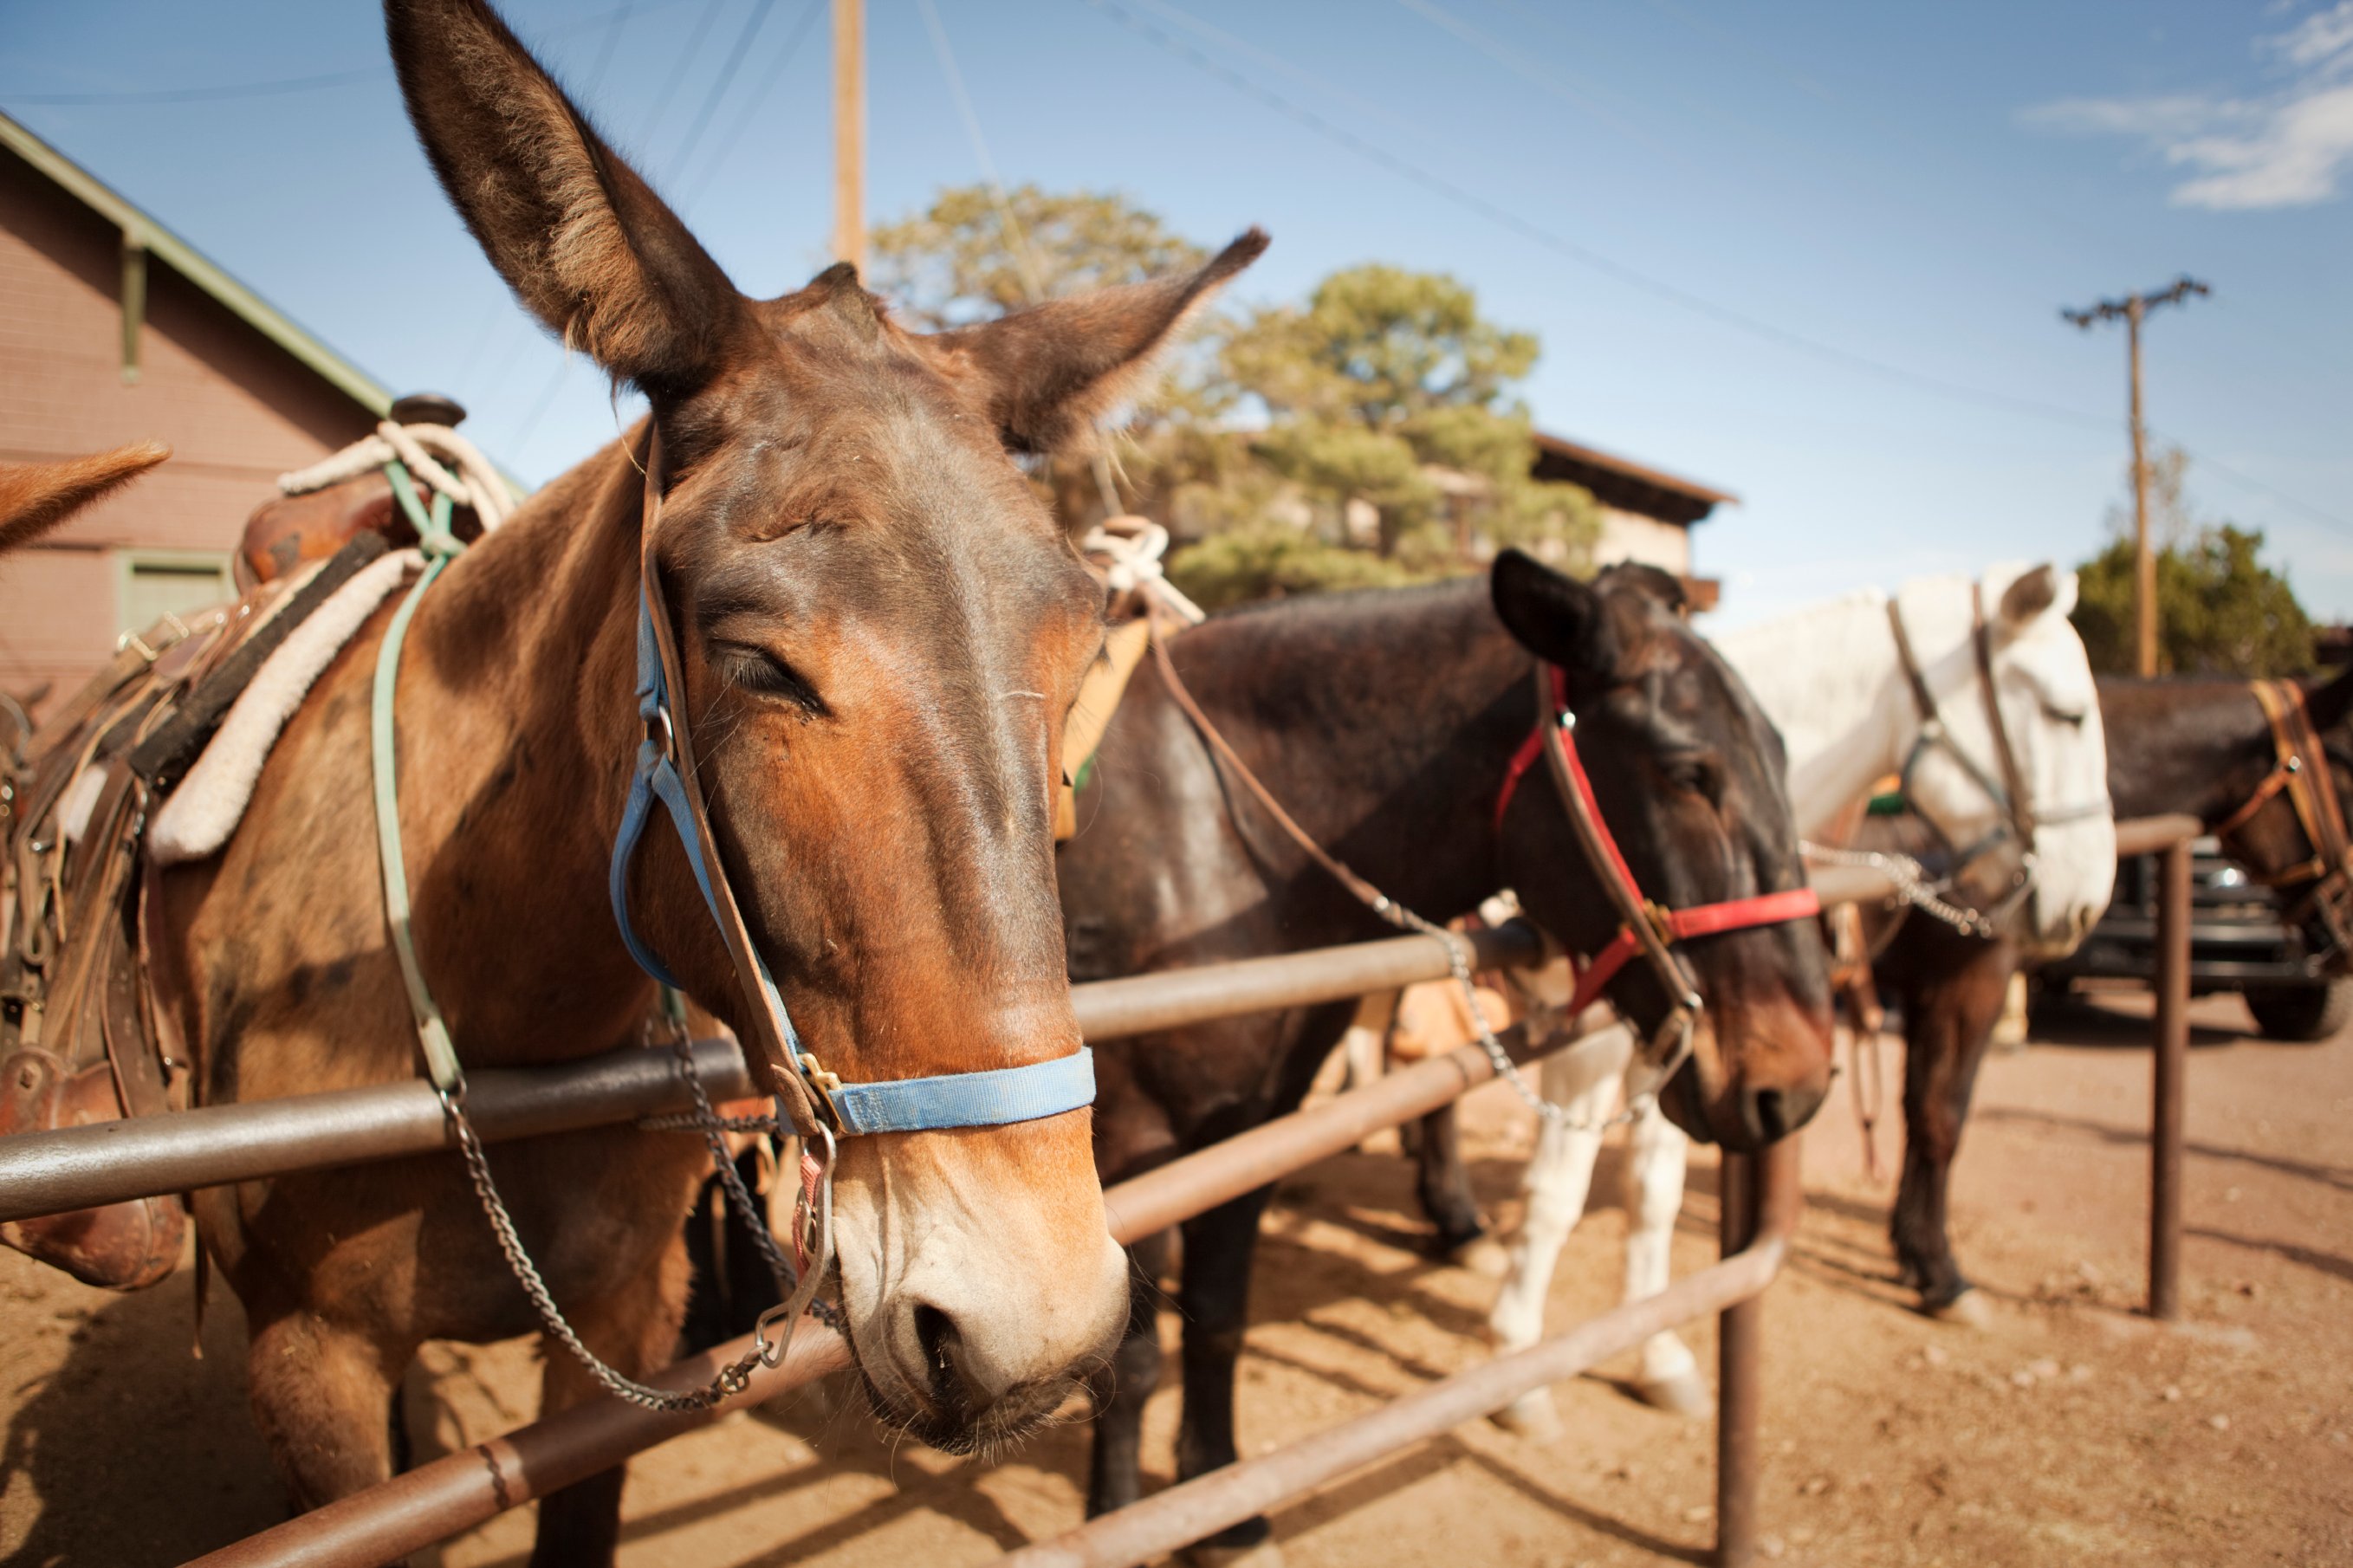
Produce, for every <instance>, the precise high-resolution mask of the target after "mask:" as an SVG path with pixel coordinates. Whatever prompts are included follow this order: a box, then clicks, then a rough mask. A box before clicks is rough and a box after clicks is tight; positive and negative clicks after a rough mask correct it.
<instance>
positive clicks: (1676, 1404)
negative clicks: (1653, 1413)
mask: <svg viewBox="0 0 2353 1568" xmlns="http://www.w3.org/2000/svg"><path fill="white" fill-rule="evenodd" d="M1634 1394H1635V1396H1636V1397H1637V1398H1639V1399H1641V1402H1642V1403H1643V1404H1645V1405H1649V1406H1651V1408H1652V1409H1653V1410H1663V1411H1665V1412H1667V1413H1668V1414H1669V1415H1680V1416H1682V1417H1683V1418H1684V1419H1685V1420H1687V1421H1696V1420H1697V1419H1699V1418H1700V1417H1701V1416H1703V1415H1708V1414H1709V1413H1710V1412H1712V1411H1713V1410H1715V1401H1714V1400H1712V1399H1710V1398H1709V1397H1708V1396H1707V1380H1706V1379H1705V1378H1704V1377H1702V1376H1700V1374H1699V1373H1697V1372H1695V1371H1694V1372H1682V1373H1676V1374H1675V1375H1674V1376H1672V1377H1662V1378H1659V1379H1657V1380H1656V1381H1655V1382H1654V1381H1652V1380H1651V1379H1648V1378H1642V1379H1638V1380H1637V1381H1636V1382H1635V1384H1634Z"/></svg>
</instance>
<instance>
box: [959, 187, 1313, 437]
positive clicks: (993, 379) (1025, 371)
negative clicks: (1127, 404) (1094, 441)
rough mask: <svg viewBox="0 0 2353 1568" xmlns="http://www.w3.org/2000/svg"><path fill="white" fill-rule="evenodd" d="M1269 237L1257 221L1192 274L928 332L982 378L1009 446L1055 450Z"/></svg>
mask: <svg viewBox="0 0 2353 1568" xmlns="http://www.w3.org/2000/svg"><path fill="white" fill-rule="evenodd" d="M1266 244H1267V239H1266V235H1265V233H1264V232H1263V231H1261V230H1259V229H1255V228H1253V229H1251V230H1250V232H1249V233H1247V234H1245V235H1243V236H1242V237H1240V239H1237V240H1235V241H1234V242H1233V243H1232V244H1231V245H1229V246H1228V247H1226V248H1225V249H1224V250H1222V251H1220V252H1219V253H1218V255H1217V257H1216V258H1214V259H1213V260H1211V261H1210V262H1209V264H1208V266H1206V267H1204V268H1201V269H1200V270H1199V271H1198V272H1196V273H1194V274H1192V275H1191V276H1190V277H1187V278H1166V279H1160V280H1159V281H1157V282H1153V283H1132V284H1128V285H1126V286H1124V287H1123V288H1117V289H1096V290H1094V291H1093V292H1092V293H1088V294H1080V295H1075V296H1073V297H1071V299H1068V300H1050V301H1049V302H1048V303H1046V304H1043V305H1038V306H1033V307H1032V308H1030V309H1029V310H1018V311H1016V312H1015V313H1013V314H1012V315H1010V316H1007V317H1005V318H1004V319H1003V320H1001V321H991V322H989V323H987V325H985V326H978V327H960V328H958V329H957V330H955V331H949V332H940V333H937V334H935V335H934V336H933V337H932V338H931V339H930V340H929V341H930V342H932V343H934V345H936V346H937V347H939V348H941V349H944V350H946V351H947V352H948V353H949V354H950V355H951V356H952V357H960V358H962V359H963V360H964V361H965V364H966V365H967V366H968V367H969V369H970V371H971V373H972V374H974V375H975V376H976V378H977V380H978V383H979V391H980V395H981V398H982V400H983V401H984V402H985V403H986V405H987V408H988V411H989V415H990V416H991V417H992V418H993V419H995V421H996V422H997V430H998V432H999V434H1000V435H1001V436H1002V437H1003V439H1004V441H1005V444H1006V446H1007V447H1010V448H1011V449H1013V450H1014V451H1017V452H1051V451H1054V450H1056V449H1057V448H1059V447H1063V446H1066V445H1068V444H1070V443H1071V440H1072V439H1073V438H1075V437H1079V436H1082V435H1083V434H1084V433H1085V432H1086V431H1087V430H1088V429H1089V428H1091V427H1092V426H1093V424H1094V422H1095V421H1096V420H1097V419H1099V418H1101V417H1102V416H1103V415H1104V414H1105V413H1106V412H1108V411H1109V410H1110V409H1111V408H1113V406H1114V405H1117V404H1118V403H1119V402H1120V401H1121V400H1122V399H1123V398H1124V397H1126V396H1127V395H1130V394H1131V393H1133V392H1134V390H1135V387H1136V384H1138V383H1139V382H1140V381H1142V380H1143V378H1144V375H1145V372H1146V371H1147V370H1149V369H1150V367H1151V363H1152V359H1153V356H1154V355H1155V353H1158V352H1159V351H1160V350H1161V349H1163V348H1164V347H1166V345H1167V344H1168V342H1170V341H1171V340H1172V339H1173V338H1174V337H1175V336H1176V331H1177V329H1179V328H1180V327H1182V326H1183V325H1184V324H1185V322H1186V321H1187V320H1188V319H1189V318H1190V317H1192V315H1193V314H1194V313H1195V312H1196V311H1198V310H1200V309H1201V307H1202V306H1204V305H1206V304H1207V303H1208V300H1209V297H1210V296H1211V295H1212V294H1214V293H1216V292H1217V291H1218V289H1219V288H1220V287H1221V286H1222V285H1223V284H1224V283H1225V282H1226V280H1227V279H1230V278H1231V277H1233V275H1234V274H1235V273H1237V272H1240V270H1241V269H1242V268H1245V267H1248V266H1249V265H1250V263H1251V262H1253V261H1255V260H1257V259H1258V258H1259V253H1260V252H1261V251H1263V250H1264V249H1265V248H1266Z"/></svg>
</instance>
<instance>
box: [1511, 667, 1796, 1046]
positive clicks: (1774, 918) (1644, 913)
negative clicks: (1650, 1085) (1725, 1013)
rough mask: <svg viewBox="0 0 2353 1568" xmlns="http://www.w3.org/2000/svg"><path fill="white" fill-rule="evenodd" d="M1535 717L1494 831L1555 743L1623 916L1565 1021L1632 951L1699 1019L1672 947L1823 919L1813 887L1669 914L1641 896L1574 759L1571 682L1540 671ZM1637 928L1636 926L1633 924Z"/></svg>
mask: <svg viewBox="0 0 2353 1568" xmlns="http://www.w3.org/2000/svg"><path fill="white" fill-rule="evenodd" d="M1537 670H1538V673H1537V677H1536V680H1537V690H1538V692H1539V696H1538V700H1537V718H1536V724H1535V728H1534V729H1533V730H1531V731H1528V738H1527V739H1526V740H1525V742H1522V743H1521V745H1520V749H1519V751H1518V752H1516V753H1514V755H1513V757H1512V765H1511V766H1510V768H1508V769H1507V770H1505V772H1504V787H1503V791H1502V793H1501V794H1499V795H1497V796H1496V797H1495V827H1496V830H1497V831H1498V832H1499V833H1500V832H1501V831H1502V829H1503V826H1504V812H1506V811H1508V810H1509V809H1510V808H1511V805H1512V796H1513V795H1514V792H1516V791H1517V790H1518V789H1519V787H1520V779H1521V777H1522V776H1523V775H1524V774H1525V773H1527V771H1528V769H1529V768H1531V767H1533V766H1535V760H1536V758H1537V757H1539V756H1542V755H1545V754H1546V745H1545V741H1546V737H1547V736H1555V737H1557V738H1558V740H1559V744H1558V745H1557V746H1556V747H1554V748H1552V749H1551V754H1550V757H1549V758H1548V760H1549V761H1550V762H1551V763H1553V764H1554V770H1553V777H1554V782H1555V783H1556V784H1560V785H1561V797H1562V801H1563V804H1565V805H1567V806H1568V808H1569V818H1570V821H1571V822H1572V823H1573V824H1574V825H1575V826H1576V827H1577V838H1578V841H1579V842H1580V843H1582V844H1583V845H1584V846H1585V849H1586V853H1587V855H1588V857H1589V858H1591V859H1592V860H1593V862H1594V869H1595V870H1596V871H1598V872H1599V873H1600V875H1601V879H1602V883H1603V885H1604V886H1605V887H1607V888H1608V889H1609V897H1610V901H1611V902H1613V903H1615V904H1616V905H1617V906H1618V909H1619V912H1620V915H1621V916H1622V917H1623V919H1622V921H1621V923H1620V925H1619V927H1618V934H1617V935H1616V936H1615V937H1613V938H1611V939H1610V941H1609V945H1608V946H1606V947H1604V948H1603V949H1602V950H1601V951H1600V952H1597V953H1595V954H1594V955H1593V957H1592V958H1591V959H1590V960H1588V961H1587V962H1584V963H1579V964H1577V994H1576V995H1575V996H1574V997H1572V998H1571V999H1570V1001H1569V1004H1568V1016H1570V1017H1572V1018H1573V1017H1575V1016H1577V1014H1579V1013H1581V1012H1583V1011H1584V1010H1585V1009H1586V1008H1587V1007H1588V1006H1589V1005H1592V1003H1593V1001H1594V1000H1595V998H1597V997H1599V995H1600V994H1601V990H1602V987H1604V986H1606V985H1608V984H1609V982H1610V981H1611V980H1612V979H1614V978H1615V977H1616V976H1617V973H1618V972H1619V971H1620V969H1623V968H1624V967H1625V966H1626V961H1627V960H1628V959H1630V958H1632V957H1633V956H1634V954H1635V953H1636V952H1648V953H1649V955H1650V957H1651V963H1652V964H1653V966H1654V967H1656V968H1657V969H1658V970H1659V972H1660V973H1659V979H1660V981H1661V983H1662V984H1664V985H1665V987H1666V991H1667V994H1668V996H1669V997H1670V998H1671V999H1672V1000H1673V1002H1674V1004H1675V1005H1676V1006H1678V1007H1679V1008H1683V1009H1684V1010H1687V1011H1693V1012H1696V1011H1697V1010H1698V1007H1699V999H1698V997H1696V996H1695V995H1693V994H1691V991H1690V982H1689V981H1687V980H1686V979H1685V978H1684V976H1683V970H1682V968H1681V966H1679V965H1678V964H1677V963H1675V962H1674V960H1673V959H1672V957H1670V956H1669V954H1668V952H1667V949H1668V948H1669V947H1671V946H1672V945H1673V944H1674V943H1675V942H1678V941H1683V940H1686V939H1688V938H1691V937H1700V936H1716V935H1719V934H1721V933H1722V932H1725V931H1746V930H1747V929H1749V928H1750V927H1752V926H1764V925H1778V924H1780V923H1781V922H1782V921H1798V920H1807V919H1810V918H1811V917H1813V916H1815V915H1819V914H1820V913H1821V912H1822V904H1821V900H1820V899H1818V898H1816V897H1815V896H1814V890H1813V889H1811V888H1792V889H1789V890H1788V891H1787V892H1780V893H1758V894H1757V895H1755V896H1753V897H1751V898H1746V899H1727V900H1724V901H1723V902H1721V903H1714V904H1699V905H1696V906H1694V907H1693V908H1691V909H1687V910H1671V909H1668V908H1666V907H1665V906H1664V905H1662V904H1656V903H1653V902H1651V900H1648V899H1646V898H1644V897H1643V896H1642V888H1641V883H1639V882H1637V881H1635V879H1634V872H1633V869H1632V868H1630V867H1629V866H1628V865H1627V864H1626V857H1625V856H1624V855H1623V854H1621V853H1620V851H1619V848H1618V840H1617V839H1616V838H1615V837H1612V835H1611V834H1610V832H1609V824H1608V823H1607V822H1605V821H1604V820H1602V816H1601V803H1600V801H1599V800H1598V799H1596V798H1595V796H1594V794H1593V781H1592V779H1590V778H1589V777H1588V776H1587V775H1586V772H1585V762H1584V759H1583V758H1581V757H1579V756H1578V755H1577V716H1576V715H1575V714H1574V713H1572V712H1571V711H1569V707H1568V676H1567V672H1566V671H1564V670H1562V669H1560V668H1558V667H1556V666H1545V665H1539V666H1538V667H1537ZM1546 670H1549V671H1550V673H1551V676H1552V679H1551V682H1550V690H1549V697H1548V700H1547V698H1546V694H1545V693H1546V682H1545V679H1544V672H1545V671H1546ZM1638 922H1639V923H1638Z"/></svg>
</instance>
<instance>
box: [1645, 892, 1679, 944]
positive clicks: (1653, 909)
mask: <svg viewBox="0 0 2353 1568" xmlns="http://www.w3.org/2000/svg"><path fill="white" fill-rule="evenodd" d="M1642 918H1643V919H1645V920H1647V921H1650V922H1651V930H1652V931H1656V932H1657V933H1658V937H1659V945H1660V946H1661V947H1672V946H1674V945H1675V912H1674V910H1671V909H1669V908H1667V906H1666V905H1664V904H1662V903H1661V902H1659V901H1658V900H1656V899H1644V900H1642Z"/></svg>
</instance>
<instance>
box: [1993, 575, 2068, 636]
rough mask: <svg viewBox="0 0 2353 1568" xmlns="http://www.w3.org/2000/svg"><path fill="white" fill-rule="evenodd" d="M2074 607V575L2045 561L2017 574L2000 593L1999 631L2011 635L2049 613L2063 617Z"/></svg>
mask: <svg viewBox="0 0 2353 1568" xmlns="http://www.w3.org/2000/svg"><path fill="white" fill-rule="evenodd" d="M2062 600H2064V601H2065V603H2064V604H2062V603H2061V601H2062ZM2074 607H2075V574H2073V572H2061V571H2060V570H2059V568H2057V567H2056V566H2053V565H2052V563H2050V562H2048V561H2046V562H2044V563H2042V565H2040V566H2036V567H2032V568H2031V569H2029V570H2027V571H2025V572H2021V573H2020V574H2018V575H2017V576H2016V577H2014V578H2012V579H2011V580H2010V586H2009V587H2007V588H2004V589H2003V590H2002V591H2001V627H2002V630H2003V631H2004V632H2007V633H2010V634H2013V635H2014V634H2016V633H2019V632H2022V631H2024V630H2025V629H2026V628H2027V627H2028V626H2030V625H2031V624H2032V623H2033V622H2034V621H2035V620H2037V619H2038V618H2040V617H2041V616H2045V615H2047V614H2049V613H2050V612H2051V611H2052V610H2053V609H2056V610H2057V611H2058V612H2059V613H2060V615H2062V616H2065V615H2066V614H2068V613H2069V612H2070V611H2072V610H2073V609H2074Z"/></svg>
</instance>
